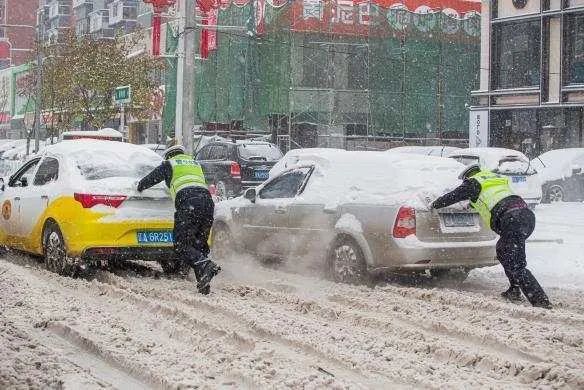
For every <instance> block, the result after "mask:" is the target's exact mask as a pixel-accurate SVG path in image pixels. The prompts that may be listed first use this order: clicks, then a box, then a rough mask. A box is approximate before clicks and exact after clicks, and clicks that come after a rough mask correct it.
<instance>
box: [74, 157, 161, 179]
mask: <svg viewBox="0 0 584 390" xmlns="http://www.w3.org/2000/svg"><path fill="white" fill-rule="evenodd" d="M156 157H158V156H156V155H154V156H152V154H150V153H129V154H128V155H120V154H118V153H115V152H110V151H100V153H99V154H97V153H83V154H78V155H77V156H75V155H74V156H73V159H74V161H75V163H76V165H77V168H78V169H79V172H80V173H81V176H83V178H84V179H85V180H101V179H106V178H110V177H129V178H136V179H139V178H142V177H144V176H146V175H147V174H148V173H149V172H150V171H152V170H153V169H154V168H156V166H157V165H158V164H160V158H156Z"/></svg>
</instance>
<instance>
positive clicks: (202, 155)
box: [197, 146, 211, 160]
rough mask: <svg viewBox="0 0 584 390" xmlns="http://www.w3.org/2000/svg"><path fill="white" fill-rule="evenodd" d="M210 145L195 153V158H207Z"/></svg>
mask: <svg viewBox="0 0 584 390" xmlns="http://www.w3.org/2000/svg"><path fill="white" fill-rule="evenodd" d="M210 150H211V146H205V147H203V148H202V149H201V150H199V152H198V153H197V160H208V159H209V151H210Z"/></svg>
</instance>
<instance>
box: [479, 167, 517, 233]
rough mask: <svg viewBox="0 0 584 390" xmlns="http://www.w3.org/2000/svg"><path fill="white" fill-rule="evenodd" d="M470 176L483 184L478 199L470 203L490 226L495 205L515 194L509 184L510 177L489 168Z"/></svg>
mask: <svg viewBox="0 0 584 390" xmlns="http://www.w3.org/2000/svg"><path fill="white" fill-rule="evenodd" d="M470 178H471V179H475V180H476V181H478V182H479V184H480V185H481V193H480V194H479V197H478V199H477V201H476V202H472V201H471V202H470V205H471V206H472V208H473V209H475V210H476V211H478V213H479V214H480V216H481V218H482V219H483V221H484V222H485V224H486V225H487V226H489V227H490V226H491V211H492V210H493V207H495V205H496V204H497V203H499V202H500V201H501V200H502V199H505V198H506V197H508V196H511V195H514V193H513V190H511V186H510V185H509V178H508V177H506V176H501V175H497V174H496V173H493V172H491V171H487V170H481V171H479V172H478V173H475V174H474V175H472V176H471V177H470Z"/></svg>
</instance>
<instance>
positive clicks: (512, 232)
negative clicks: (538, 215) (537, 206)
mask: <svg viewBox="0 0 584 390" xmlns="http://www.w3.org/2000/svg"><path fill="white" fill-rule="evenodd" d="M534 228H535V214H534V213H533V212H532V211H531V210H529V209H528V208H518V209H512V210H509V211H506V212H504V213H502V214H501V215H500V216H499V221H498V224H497V229H496V230H497V231H496V233H498V234H499V235H500V236H501V238H500V239H499V241H498V242H497V259H498V260H499V262H500V263H501V265H502V266H503V269H504V270H505V274H506V275H507V278H508V279H509V283H510V284H511V286H514V287H519V288H521V291H522V292H523V294H524V295H525V296H526V297H527V299H528V300H529V302H530V303H531V304H532V305H541V304H543V303H546V302H549V300H548V297H547V295H546V294H545V292H544V291H543V289H542V288H541V286H540V285H539V283H538V282H537V280H536V279H535V277H534V276H533V274H532V273H531V272H530V271H529V270H528V269H527V268H526V267H527V259H526V255H525V241H526V240H527V238H528V237H529V236H530V235H531V233H533V229H534Z"/></svg>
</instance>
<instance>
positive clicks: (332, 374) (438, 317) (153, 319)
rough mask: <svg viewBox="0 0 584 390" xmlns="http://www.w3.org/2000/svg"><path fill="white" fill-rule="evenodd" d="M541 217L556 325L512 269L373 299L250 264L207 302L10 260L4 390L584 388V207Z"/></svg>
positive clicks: (548, 209) (3, 324)
mask: <svg viewBox="0 0 584 390" xmlns="http://www.w3.org/2000/svg"><path fill="white" fill-rule="evenodd" d="M537 214H538V224H539V225H538V228H537V231H536V234H535V235H534V237H533V240H534V241H533V242H531V243H529V245H528V246H529V249H528V250H529V253H528V255H529V260H528V262H529V266H530V268H531V269H532V270H533V272H534V274H535V275H536V276H537V277H538V278H539V279H540V281H541V282H542V284H543V285H544V287H545V288H546V289H547V291H548V292H549V295H550V297H551V299H552V301H553V303H554V305H555V308H554V309H553V310H551V311H548V310H544V309H533V308H531V307H529V306H528V305H527V304H526V303H524V304H520V305H515V304H511V303H507V302H504V301H503V300H501V299H500V298H499V297H498V294H499V292H500V291H501V290H502V289H504V288H505V287H506V285H505V279H504V275H503V272H502V270H501V269H500V267H492V268H489V269H483V270H476V271H473V272H472V273H471V275H470V277H469V278H468V279H467V281H466V282H465V283H464V284H463V285H462V286H458V287H455V286H448V285H443V286H436V285H430V284H429V283H424V284H422V285H421V286H417V287H413V286H408V285H403V284H400V285H397V284H381V285H378V286H377V287H375V288H368V287H355V286H348V285H340V284H334V283H331V282H328V281H323V280H321V279H319V278H316V277H313V276H310V275H303V274H299V273H296V272H292V271H290V270H282V269H278V270H276V269H271V268H265V267H261V266H259V265H257V264H256V263H255V262H253V261H250V260H249V259H239V260H237V261H235V260H234V261H233V262H229V263H226V264H223V266H224V272H223V273H222V274H221V275H220V277H218V278H217V282H216V283H214V290H213V293H212V294H211V295H209V296H206V297H205V296H201V295H199V294H198V293H197V292H196V288H195V285H194V282H193V281H189V280H180V279H173V280H169V279H165V278H158V277H157V275H156V271H153V268H155V266H154V265H152V266H148V267H145V266H142V265H136V266H135V267H132V268H122V269H120V270H114V271H99V272H97V274H96V276H95V278H92V279H91V280H85V279H70V278H63V277H60V276H58V275H55V274H52V273H50V272H47V271H46V270H45V269H44V267H43V265H42V264H38V263H37V262H36V261H35V260H34V259H30V258H28V257H25V256H20V255H8V256H7V257H5V258H3V259H0V310H1V314H0V356H2V359H1V360H0V388H6V387H8V388H66V389H82V388H89V389H94V388H95V389H96V388H120V389H130V388H195V387H199V388H237V389H239V388H325V387H326V388H375V389H380V388H402V387H403V388H420V387H429V388H461V387H464V388H479V387H485V388H502V387H507V388H508V387H514V388H520V387H537V386H540V387H546V386H551V387H555V388H557V387H564V388H574V389H576V388H584V240H583V239H582V237H584V204H562V205H550V206H541V207H540V208H539V209H538V211H537ZM556 239H563V243H557V242H549V241H548V240H556ZM150 267H153V268H150Z"/></svg>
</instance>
